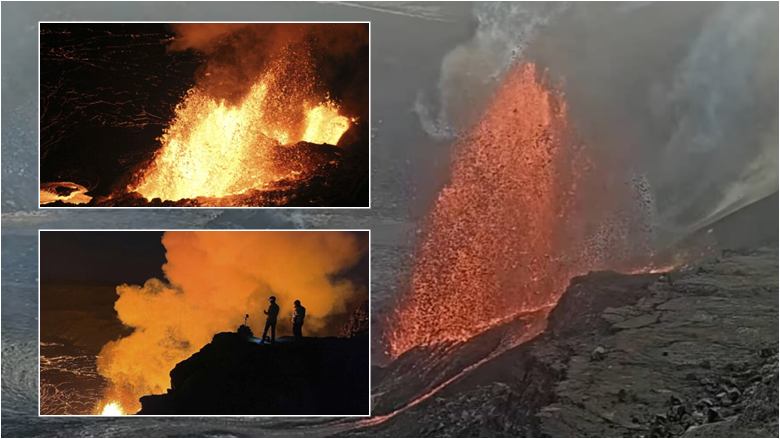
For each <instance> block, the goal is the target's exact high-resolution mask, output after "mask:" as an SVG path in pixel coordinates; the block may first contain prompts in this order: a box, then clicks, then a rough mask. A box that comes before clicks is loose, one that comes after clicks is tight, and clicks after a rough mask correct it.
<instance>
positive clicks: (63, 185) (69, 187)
mask: <svg viewBox="0 0 780 439" xmlns="http://www.w3.org/2000/svg"><path fill="white" fill-rule="evenodd" d="M63 189H64V191H63V193H58V192H59V191H62V190H63ZM65 192H67V194H65ZM86 193H87V188H85V187H84V186H82V185H80V184H76V183H71V182H69V181H60V182H55V183H43V184H42V185H41V205H44V204H49V203H53V202H55V201H62V202H63V203H70V204H86V203H89V202H90V200H92V197H90V196H89V195H87V194H86Z"/></svg>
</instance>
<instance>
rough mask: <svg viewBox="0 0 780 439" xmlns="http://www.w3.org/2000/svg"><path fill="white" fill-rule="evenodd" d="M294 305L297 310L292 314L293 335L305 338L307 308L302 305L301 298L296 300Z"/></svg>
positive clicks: (296, 337)
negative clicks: (304, 325)
mask: <svg viewBox="0 0 780 439" xmlns="http://www.w3.org/2000/svg"><path fill="white" fill-rule="evenodd" d="M294 305H295V311H293V316H292V324H293V335H294V336H295V339H296V340H300V339H302V338H303V320H304V319H305V318H306V308H304V307H303V305H301V301H300V300H296V301H295V302H294Z"/></svg>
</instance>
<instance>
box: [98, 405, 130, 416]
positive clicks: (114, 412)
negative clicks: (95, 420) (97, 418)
mask: <svg viewBox="0 0 780 439" xmlns="http://www.w3.org/2000/svg"><path fill="white" fill-rule="evenodd" d="M98 413H99V414H100V415H101V416H122V415H124V414H125V411H124V410H123V409H122V405H121V404H119V402H117V401H110V402H108V403H106V404H104V405H103V408H101V409H100V410H98Z"/></svg>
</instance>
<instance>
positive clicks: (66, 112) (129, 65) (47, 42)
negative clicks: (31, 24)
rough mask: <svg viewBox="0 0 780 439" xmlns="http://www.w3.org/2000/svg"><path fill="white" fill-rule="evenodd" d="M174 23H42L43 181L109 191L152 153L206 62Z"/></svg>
mask: <svg viewBox="0 0 780 439" xmlns="http://www.w3.org/2000/svg"><path fill="white" fill-rule="evenodd" d="M172 38H173V32H172V31H171V29H170V28H169V26H168V25H166V24H148V23H145V24H138V23H136V24H126V23H110V24H78V23H64V24H58V23H43V24H41V40H40V41H41V44H40V75H41V83H40V100H41V102H40V105H41V182H51V181H72V182H75V183H78V184H81V185H83V186H86V187H87V188H88V189H90V190H92V191H93V193H94V194H108V193H110V192H111V191H112V189H114V188H115V187H117V186H121V185H122V184H123V183H124V182H123V181H118V180H117V177H118V176H122V177H127V176H128V175H129V174H130V173H131V172H132V171H133V170H134V169H136V168H137V167H138V166H140V165H141V164H142V163H144V161H145V160H148V159H149V158H150V157H151V154H152V153H153V151H154V150H155V149H156V148H157V141H156V138H157V137H159V136H160V135H161V134H162V131H163V128H165V126H167V124H168V121H169V120H170V119H171V117H172V115H173V109H174V107H175V105H176V104H177V103H178V102H179V101H180V99H181V97H182V96H183V95H184V93H185V92H186V91H187V90H188V89H189V88H190V87H191V86H192V85H193V84H194V74H195V71H196V69H197V68H198V66H199V65H200V64H201V62H202V60H201V59H200V57H199V56H198V55H197V54H196V53H194V52H193V51H179V52H176V51H169V50H168V49H167V47H168V43H169V42H170V40H171V39H172Z"/></svg>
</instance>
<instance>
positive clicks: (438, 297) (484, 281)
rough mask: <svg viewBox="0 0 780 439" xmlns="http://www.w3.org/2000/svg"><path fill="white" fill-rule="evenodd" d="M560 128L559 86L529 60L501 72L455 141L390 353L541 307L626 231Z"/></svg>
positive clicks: (579, 149)
mask: <svg viewBox="0 0 780 439" xmlns="http://www.w3.org/2000/svg"><path fill="white" fill-rule="evenodd" d="M568 131H569V129H568V128H567V111H566V104H565V101H564V98H563V95H562V94H560V93H558V92H556V91H552V90H551V89H550V88H549V87H548V86H547V85H546V84H545V80H543V79H539V78H538V77H537V72H536V68H535V66H534V65H532V64H525V65H519V66H516V67H515V68H514V69H513V70H512V71H510V72H509V73H508V74H507V77H506V79H505V80H504V82H503V84H502V85H501V86H500V87H499V88H498V90H497V91H496V93H495V96H494V97H493V98H492V100H491V101H490V104H489V105H488V107H487V108H486V110H485V111H484V113H483V115H482V117H481V118H480V120H479V121H478V122H477V124H476V125H475V126H474V127H473V128H472V129H471V131H470V132H469V133H468V134H467V135H465V136H464V137H463V138H462V139H461V140H460V141H459V142H458V144H457V145H456V153H455V158H454V161H453V167H452V177H451V180H450V183H449V184H448V185H447V186H446V187H445V188H444V189H443V190H442V191H441V193H440V194H439V196H438V199H437V200H436V202H435V205H434V207H433V210H432V212H431V214H430V215H429V217H428V219H427V223H426V225H425V227H424V234H423V236H422V239H421V241H420V243H419V245H418V249H417V252H416V257H415V263H414V267H413V269H412V276H411V281H410V284H409V286H408V290H407V292H406V294H403V295H401V296H400V302H399V303H398V305H397V307H396V311H395V314H394V315H393V316H392V323H391V324H390V325H388V326H389V329H388V330H387V333H386V334H385V335H386V342H387V345H388V350H389V352H388V353H389V354H390V355H391V356H393V357H395V356H398V355H400V354H402V353H403V352H405V351H407V350H409V349H411V348H413V347H416V346H426V345H431V344H435V343H440V342H448V341H465V340H467V339H469V338H471V337H472V336H474V335H476V334H479V333H480V332H482V331H484V330H485V329H487V328H489V327H492V326H494V325H496V324H501V323H502V322H506V321H508V320H511V319H512V318H513V316H515V315H517V314H518V313H522V312H530V311H534V310H538V309H542V308H545V307H549V306H550V305H552V304H554V303H555V302H556V301H557V299H558V297H559V296H560V294H561V293H562V292H563V291H564V290H565V288H566V286H567V285H568V283H569V280H570V279H571V278H572V277H573V276H576V275H579V274H582V273H584V272H587V271H588V270H591V269H598V268H602V267H605V266H608V264H609V261H610V260H611V259H610V258H612V257H613V256H614V255H613V254H612V252H611V250H612V249H616V248H618V247H619V245H618V244H617V242H618V241H620V240H621V239H622V237H624V236H626V235H627V233H626V232H625V227H624V225H623V223H621V222H616V221H614V220H612V219H611V218H610V216H609V215H611V214H612V213H614V211H615V209H613V208H612V207H613V205H614V204H617V203H618V201H616V200H614V199H613V198H619V196H618V195H616V194H614V193H609V194H607V195H606V196H605V195H602V194H603V193H604V192H605V191H604V189H603V187H604V184H603V181H601V180H599V178H600V177H597V178H594V177H593V176H592V174H594V172H593V163H592V161H591V160H589V159H588V158H587V156H586V155H585V151H586V150H585V148H584V147H583V146H582V145H580V144H577V143H575V142H573V140H572V139H571V136H569V134H568ZM596 181H598V183H594V182H596ZM619 191H620V190H615V192H619ZM602 235H603V236H607V237H608V238H609V239H611V241H610V240H607V239H602V238H599V236H602ZM594 236H595V237H596V238H594ZM605 243H606V244H605Z"/></svg>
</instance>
